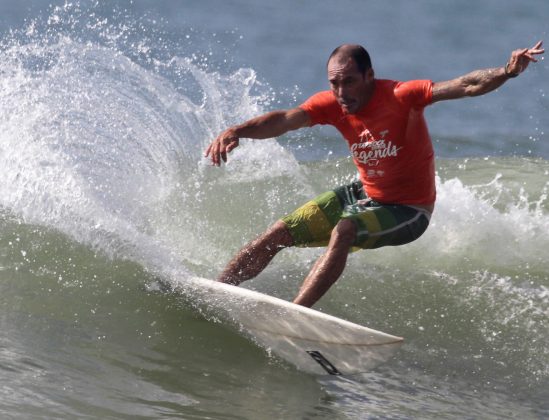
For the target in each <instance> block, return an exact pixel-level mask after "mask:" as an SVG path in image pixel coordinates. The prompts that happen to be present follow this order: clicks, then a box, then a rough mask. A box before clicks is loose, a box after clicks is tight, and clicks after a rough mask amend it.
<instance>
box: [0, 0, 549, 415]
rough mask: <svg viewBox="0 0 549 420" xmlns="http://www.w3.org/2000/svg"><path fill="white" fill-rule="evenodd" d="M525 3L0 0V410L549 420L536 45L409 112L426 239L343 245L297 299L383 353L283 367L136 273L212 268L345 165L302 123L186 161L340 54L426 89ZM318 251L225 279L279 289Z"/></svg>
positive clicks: (530, 9) (300, 92) (464, 67)
mask: <svg viewBox="0 0 549 420" xmlns="http://www.w3.org/2000/svg"><path fill="white" fill-rule="evenodd" d="M548 18H549V3H547V2H546V1H541V0H539V1H535V0H534V1H527V2H520V3H519V2H497V1H491V0H482V1H478V2H475V3H474V4H473V3H471V4H468V3H462V2H444V3H441V2H434V1H415V2H409V1H395V2H391V3H390V4H388V3H387V2H381V1H379V2H377V1H376V2H351V1H341V2H328V1H316V2H302V1H299V2H296V1H293V2H292V1H287V0H284V1H279V2H271V3H267V2H265V3H264V4H261V3H257V2H252V1H233V2H228V1H221V0H219V1H212V0H206V1H200V2H198V1H197V2H194V1H176V0H170V1H168V0H165V1H155V2H151V1H125V2H122V1H120V2H93V1H90V2H86V1H74V2H55V1H27V2H21V3H12V2H0V33H2V40H1V42H0V179H2V182H1V183H0V328H1V331H2V334H1V335H0V417H1V418H24V419H32V418H52V419H53V418H55V419H58V418H67V419H68V418H71V419H72V418H101V419H103V418H132V419H133V418H185V419H188V418H216V419H217V418H223V419H224V418H239V419H240V418H242V419H244V418H246V419H247V418H250V419H261V418H326V419H328V418H329V419H332V418H352V419H354V418H433V419H434V418H441V417H444V418H494V419H495V418H497V419H500V418H517V417H521V418H546V417H548V416H549V407H548V405H547V401H549V394H548V392H547V389H548V376H549V357H548V353H547V348H548V337H549V331H548V328H547V326H548V325H549V322H548V321H549V292H548V290H549V271H548V269H547V251H546V250H547V249H548V246H549V237H548V236H547V232H548V231H549V203H548V199H547V197H548V189H549V138H548V132H549V127H548V126H549V119H548V118H547V115H548V113H547V111H548V108H549V100H548V97H547V89H548V88H547V80H548V75H549V67H548V65H547V60H544V59H541V60H540V61H539V62H538V63H536V64H533V65H531V66H530V67H529V68H528V70H527V71H526V72H525V73H524V74H522V75H521V76H520V77H518V78H517V79H513V80H510V81H508V82H507V83H506V84H505V85H504V86H502V87H501V88H500V89H498V90H497V91H495V92H492V93H490V94H489V95H486V96H483V97H480V98H474V99H473V98H471V99H463V100H459V101H453V102H445V103H438V104H435V105H434V106H432V107H429V108H428V110H427V113H426V115H427V119H428V122H429V126H430V129H431V134H432V138H433V143H434V146H435V150H436V154H437V156H438V160H437V164H436V169H437V189H438V202H437V209H436V212H435V214H434V216H433V220H432V224H431V226H430V228H429V230H428V231H427V233H426V234H425V235H424V236H423V237H422V238H421V239H420V240H418V241H416V242H415V243H413V244H410V245H408V246H405V247H397V248H390V249H389V248H386V249H380V250H376V251H371V252H361V253H355V254H352V255H351V256H350V259H349V263H348V266H347V268H346V270H345V273H344V275H343V277H342V278H341V279H340V280H339V281H338V282H337V284H336V285H335V286H334V287H333V288H332V289H331V290H330V291H329V293H328V294H327V295H326V296H325V297H324V298H323V299H322V300H321V301H320V302H319V303H318V304H317V306H316V307H317V309H320V310H322V311H325V312H327V313H331V314H334V315H336V316H340V317H343V318H346V319H349V320H351V321H354V322H358V323H361V324H364V325H368V326H370V327H373V328H376V329H380V330H383V331H387V332H389V333H393V334H396V335H399V336H403V337H404V338H405V345H404V346H403V347H402V349H401V351H400V352H399V353H398V355H397V356H396V357H395V358H394V359H392V360H391V361H390V362H389V363H387V364H385V365H383V366H380V367H379V368H378V369H376V370H375V371H372V372H369V373H367V374H365V375H363V376H361V377H355V378H346V379H337V380H329V379H326V378H319V377H314V376H310V375H306V374H303V373H301V372H299V371H297V370H295V369H294V368H293V367H292V366H291V365H289V364H287V363H286V362H283V361H281V360H279V359H277V358H276V357H274V356H272V355H270V354H269V352H268V351H266V349H262V348H259V347H257V346H256V345H255V344H253V343H252V342H249V341H247V340H246V339H245V338H243V337H241V336H240V335H239V334H238V333H236V332H235V331H233V330H232V329H231V328H229V327H227V326H226V323H225V322H217V323H216V322H209V321H207V320H205V319H204V318H203V317H202V316H201V315H200V313H199V312H197V311H196V310H195V308H194V307H193V303H192V294H190V295H188V294H187V295H185V293H183V294H180V293H174V292H170V291H169V290H166V288H165V287H159V279H160V283H161V284H163V285H165V284H166V283H168V284H170V283H175V284H177V285H178V286H180V287H178V290H181V288H182V289H183V290H184V289H185V288H184V284H185V278H188V276H191V275H199V276H204V277H208V278H213V277H215V276H216V275H217V274H218V273H219V271H220V270H221V269H222V268H223V266H224V264H225V263H226V262H227V261H228V259H229V258H230V257H231V256H232V255H233V254H234V253H235V252H236V251H237V250H238V248H239V247H240V246H241V245H242V244H243V243H245V242H246V241H248V240H250V239H251V238H253V237H254V236H255V235H257V234H258V233H260V232H261V231H262V230H263V229H265V228H266V227H267V226H268V225H269V224H270V223H271V222H272V221H273V220H275V219H276V218H278V217H280V216H281V215H283V214H286V213H287V212H288V211H290V210H292V209H293V208H295V207H296V206H297V205H300V204H301V203H303V202H304V201H306V200H308V199H310V198H311V197H312V196H314V195H316V194H318V193H320V192H322V191H325V190H326V189H329V188H333V187H334V186H337V185H339V184H342V183H345V182H346V181H347V180H349V179H350V178H351V177H353V176H354V173H355V171H354V168H353V166H352V163H351V162H350V160H349V158H348V153H347V150H346V146H345V144H344V142H343V141H342V140H341V139H340V136H339V135H338V133H337V132H335V131H334V130H332V129H326V128H322V129H320V128H313V129H310V130H301V131H297V132H294V133H291V134H289V135H286V136H283V137H282V138H279V139H276V140H265V141H257V142H250V141H243V142H242V144H241V147H239V148H238V149H237V150H235V151H234V153H233V154H232V155H231V159H230V162H229V165H227V166H225V167H223V168H212V167H211V166H210V165H209V163H208V162H207V161H206V160H205V159H204V158H203V157H202V153H203V150H204V148H205V147H206V145H207V144H208V143H209V142H210V141H211V140H212V139H213V138H215V136H216V135H217V134H218V133H219V132H220V131H221V130H223V129H224V128H226V127H227V126H228V125H231V124H234V123H237V122H240V121H242V120H244V119H247V118H251V117H253V116H256V115H259V114H260V113H262V112H265V111H268V110H272V109H278V108H281V107H292V106H296V105H298V104H300V103H301V102H302V101H304V100H305V99H306V98H307V97H308V96H309V95H311V94H312V93H314V92H316V91H318V90H323V89H326V88H327V83H326V75H325V65H326V59H327V56H328V55H329V53H330V52H331V51H332V50H333V49H334V48H335V47H336V46H337V45H338V44H340V43H343V42H353V43H361V44H363V45H364V46H366V47H367V48H368V50H369V51H370V54H371V55H372V59H373V64H374V69H375V71H376V75H377V77H380V78H395V79H401V80H406V79H414V78H430V79H433V80H435V81H438V80H445V79H450V78H453V77H456V76H459V75H462V74H464V73H467V72H469V71H472V70H475V69H478V68H486V67H497V66H501V65H503V64H505V62H506V60H507V59H508V57H509V55H510V52H511V51H512V50H513V49H516V48H521V47H525V46H531V45H533V44H535V42H537V41H538V40H539V39H546V38H547V30H548V28H549V26H548V24H547V22H548V21H549V19H548ZM547 42H549V41H547ZM243 203H247V204H248V205H244V206H243ZM319 252H320V251H319V250H311V249H309V250H287V251H285V252H284V253H281V255H280V256H277V259H276V260H275V261H274V262H273V264H272V265H271V266H269V268H268V269H267V270H266V271H265V272H264V273H262V274H261V275H260V276H259V277H258V278H257V279H255V280H253V281H251V282H249V283H247V284H246V287H250V288H253V289H256V290H259V291H262V292H265V293H269V294H273V295H275V296H279V297H282V298H285V299H291V298H292V297H293V296H294V294H295V292H296V290H297V288H298V287H299V284H300V282H301V281H302V279H303V277H304V275H305V274H306V273H307V271H308V270H309V268H310V266H311V264H312V262H313V261H314V260H315V259H316V258H317V257H318V255H319ZM168 289H169V288H168ZM207 305H208V304H207V302H206V306H207ZM211 305H212V306H215V303H214V302H212V303H211Z"/></svg>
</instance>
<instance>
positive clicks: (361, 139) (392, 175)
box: [300, 79, 436, 205]
mask: <svg viewBox="0 0 549 420" xmlns="http://www.w3.org/2000/svg"><path fill="white" fill-rule="evenodd" d="M432 87H433V83H432V81H430V80H414V81H410V82H398V81H393V80H378V79H376V80H375V87H374V93H373V95H372V97H371V98H370V100H369V101H368V103H367V104H366V105H365V106H364V107H363V108H362V109H360V110H359V111H358V112H357V113H356V114H347V113H346V112H345V111H344V110H343V109H342V108H341V106H340V105H339V104H338V102H337V100H336V98H335V96H334V95H333V93H332V92H331V91H325V92H319V93H317V94H316V95H313V96H311V97H310V98H309V99H308V100H307V101H305V102H304V103H303V104H302V105H301V106H300V108H301V109H303V110H304V111H306V112H307V113H308V114H309V117H310V119H311V125H315V124H330V125H333V126H335V127H336V128H337V129H338V130H339V131H340V132H341V134H342V135H343V137H344V138H345V139H346V140H347V143H348V145H349V148H350V149H351V154H352V156H353V160H354V163H355V165H356V166H357V168H358V171H359V173H360V180H361V181H362V183H363V185H364V188H365V190H366V193H367V194H368V196H369V197H371V198H372V199H374V200H376V201H379V202H380V203H386V204H412V205H413V204H431V203H434V202H435V197H436V191H435V162H434V152H433V146H432V144H431V138H430V137H429V131H428V129H427V123H426V122H425V118H424V117H423V109H424V108H425V106H427V105H429V104H430V103H431V101H432Z"/></svg>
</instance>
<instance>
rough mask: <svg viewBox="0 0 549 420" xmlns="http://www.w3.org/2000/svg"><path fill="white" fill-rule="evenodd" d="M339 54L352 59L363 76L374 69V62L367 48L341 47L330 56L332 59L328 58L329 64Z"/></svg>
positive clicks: (355, 46) (346, 45)
mask: <svg viewBox="0 0 549 420" xmlns="http://www.w3.org/2000/svg"><path fill="white" fill-rule="evenodd" d="M339 54H342V55H346V56H349V57H351V58H352V59H353V60H354V61H355V63H356V66H357V67H358V70H359V71H360V72H361V73H362V74H366V72H367V71H368V70H370V69H371V68H372V60H371V59H370V54H368V51H366V48H364V47H363V46H361V45H349V44H343V45H340V46H339V47H337V48H336V49H335V50H334V51H333V52H332V53H331V54H330V58H328V63H329V62H330V60H331V59H332V58H333V57H335V56H336V55H339Z"/></svg>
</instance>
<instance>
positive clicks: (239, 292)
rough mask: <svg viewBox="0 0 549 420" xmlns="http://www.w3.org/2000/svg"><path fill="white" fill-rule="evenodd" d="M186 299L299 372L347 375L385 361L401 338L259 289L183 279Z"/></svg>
mask: <svg viewBox="0 0 549 420" xmlns="http://www.w3.org/2000/svg"><path fill="white" fill-rule="evenodd" d="M189 287H190V288H192V299H193V300H194V301H195V303H196V300H198V301H200V302H201V303H203V305H200V306H202V307H203V308H204V309H205V310H206V311H208V312H212V311H213V312H214V313H215V314H216V315H221V316H222V317H223V321H225V322H230V323H231V324H233V325H236V326H237V327H238V328H239V330H240V331H242V332H244V333H245V335H246V336H248V337H249V338H251V339H252V340H253V341H255V342H256V343H258V344H259V345H261V346H263V347H264V348H266V349H268V350H269V351H271V352H272V353H274V354H276V355H278V356H279V357H281V358H283V359H284V360H286V361H288V362H290V363H292V364H294V365H295V366H296V367H297V368H298V369H299V370H302V371H305V372H310V373H316V374H324V375H325V374H330V375H352V374H357V373H362V372H366V371H369V370H371V369H372V368H374V367H375V366H377V365H379V364H380V363H383V362H385V361H387V360H388V359H389V358H390V357H391V356H392V355H393V354H394V353H395V351H396V350H397V349H398V347H399V346H400V345H401V344H402V342H403V339H402V338H401V337H396V336H393V335H389V334H386V333H383V332H380V331H376V330H373V329H370V328H366V327H363V326H361V325H358V324H354V323H352V322H349V321H345V320H343V319H340V318H337V317H335V316H331V315H327V314H324V313H322V312H318V311H315V310H314V309H310V308H306V307H303V306H300V305H296V304H294V303H291V302H287V301H285V300H282V299H278V298H275V297H272V296H268V295H265V294H263V293H259V292H254V291H252V290H249V289H245V288H242V287H236V286H232V285H228V284H223V283H219V282H216V281H212V280H207V279H203V278H190V279H185V280H184V285H182V288H183V289H187V291H188V289H189Z"/></svg>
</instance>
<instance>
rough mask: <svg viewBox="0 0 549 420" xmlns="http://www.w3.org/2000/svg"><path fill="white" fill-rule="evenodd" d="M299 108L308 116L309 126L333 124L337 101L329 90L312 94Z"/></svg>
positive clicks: (337, 106)
mask: <svg viewBox="0 0 549 420" xmlns="http://www.w3.org/2000/svg"><path fill="white" fill-rule="evenodd" d="M299 108H301V109H302V110H303V111H305V112H306V113H307V114H309V118H310V119H311V125H316V124H333V119H334V115H336V114H337V113H338V111H339V105H338V103H337V100H336V99H335V97H334V95H333V93H332V92H331V91H329V90H327V91H324V92H319V93H316V94H314V95H313V96H311V97H310V98H309V99H307V100H306V101H305V102H303V103H302V104H301V105H300V106H299Z"/></svg>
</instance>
